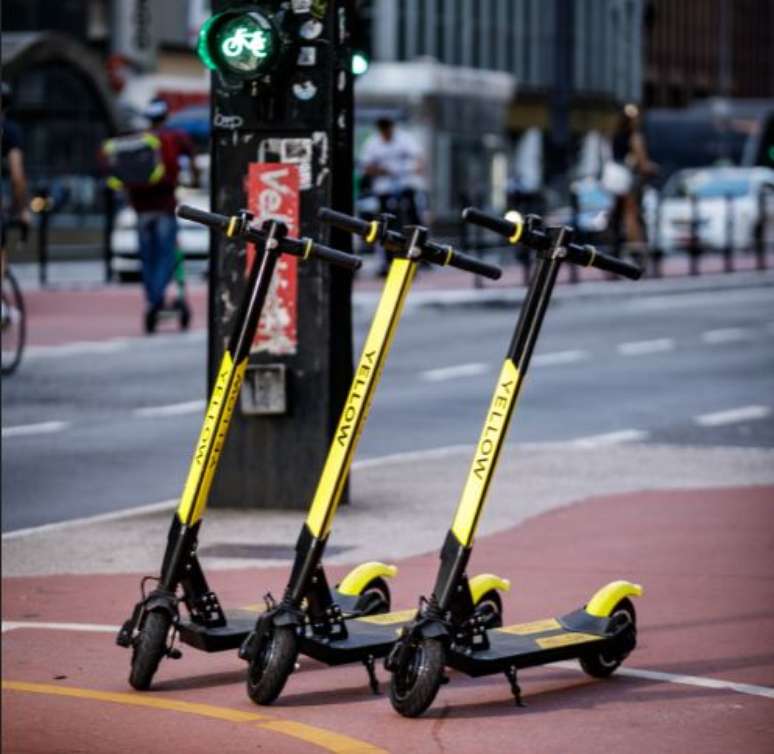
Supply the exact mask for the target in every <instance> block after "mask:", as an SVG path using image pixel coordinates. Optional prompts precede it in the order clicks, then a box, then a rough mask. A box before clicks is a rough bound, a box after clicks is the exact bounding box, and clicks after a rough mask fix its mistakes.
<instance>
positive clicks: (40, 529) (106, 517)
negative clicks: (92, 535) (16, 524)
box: [2, 499, 179, 542]
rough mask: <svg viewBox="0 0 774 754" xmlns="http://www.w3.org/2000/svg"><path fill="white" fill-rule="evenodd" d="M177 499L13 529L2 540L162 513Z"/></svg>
mask: <svg viewBox="0 0 774 754" xmlns="http://www.w3.org/2000/svg"><path fill="white" fill-rule="evenodd" d="M178 502H179V501H178V500H177V499H174V500H163V501H162V502H160V503H150V504H149V505H139V506H137V507H136V508H124V509H123V510H120V511H111V512H110V513H98V514H96V515H95V516H84V517H83V518H71V519H69V520H68V521H55V522H54V523H52V524H42V525H41V526H31V527H29V528H28V529H14V530H13V531H7V532H3V536H2V540H3V542H5V541H6V540H9V539H21V538H22V537H28V536H30V535H31V534H44V533H46V532H52V531H61V530H62V529H71V528H73V527H75V526H85V525H88V524H100V523H104V522H106V521H120V520H122V519H125V518H134V517H135V516H144V515H145V514H147V513H163V512H164V511H171V510H174V509H175V508H176V507H177V505H178Z"/></svg>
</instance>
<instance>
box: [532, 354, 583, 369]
mask: <svg viewBox="0 0 774 754" xmlns="http://www.w3.org/2000/svg"><path fill="white" fill-rule="evenodd" d="M588 358H589V352H588V351H555V352H554V353H539V354H536V355H535V356H533V357H532V362H531V364H532V366H536V367H552V366H562V365H564V364H577V363H578V362H579V361H584V360H586V359H588Z"/></svg>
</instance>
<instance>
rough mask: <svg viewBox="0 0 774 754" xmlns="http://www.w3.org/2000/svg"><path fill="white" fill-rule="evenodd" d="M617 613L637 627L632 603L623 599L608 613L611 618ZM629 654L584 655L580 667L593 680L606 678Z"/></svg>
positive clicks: (601, 653) (602, 653)
mask: <svg viewBox="0 0 774 754" xmlns="http://www.w3.org/2000/svg"><path fill="white" fill-rule="evenodd" d="M619 613H625V614H626V615H627V616H628V618H629V620H630V621H631V624H632V626H634V627H635V629H636V627H637V614H636V612H635V611H634V605H633V604H632V601H631V600H629V599H627V598H626V597H624V599H622V600H621V601H620V602H619V603H618V604H617V605H616V606H615V607H614V608H613V610H612V612H611V613H610V615H611V617H612V616H614V615H617V614H619ZM628 655H629V653H628V652H626V653H624V654H620V653H617V654H616V653H610V652H597V653H596V654H591V655H586V656H585V657H581V658H580V665H581V667H582V668H583V669H584V670H585V671H586V672H587V673H588V674H589V675H590V676H593V677H594V678H607V677H608V676H611V675H613V673H614V672H615V671H616V670H618V668H619V667H620V665H621V663H622V662H623V661H624V660H625V659H626V658H627V657H628Z"/></svg>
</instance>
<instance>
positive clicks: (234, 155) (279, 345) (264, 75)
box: [199, 0, 354, 509]
mask: <svg viewBox="0 0 774 754" xmlns="http://www.w3.org/2000/svg"><path fill="white" fill-rule="evenodd" d="M212 5H213V16H212V18H211V19H209V21H208V22H207V23H205V25H204V27H203V29H202V32H201V34H200V42H199V54H200V57H202V59H203V60H204V62H205V63H206V64H207V65H208V66H209V67H210V68H211V69H212V104H211V108H212V109H211V118H212V143H211V186H212V188H211V204H212V209H213V211H214V212H218V213H221V214H225V215H233V214H235V213H236V212H238V211H239V210H240V209H242V208H247V209H248V210H250V211H251V212H252V213H254V215H255V216H256V220H257V221H263V220H266V219H278V220H281V221H282V222H284V223H285V224H286V225H287V226H288V229H289V233H290V234H291V235H293V236H311V237H314V238H319V239H320V240H322V241H326V242H328V243H329V244H330V245H332V246H335V247H336V248H339V249H341V250H343V251H347V250H349V249H350V248H351V247H350V244H351V240H350V238H349V236H348V235H347V234H343V233H336V232H332V233H331V237H330V238H325V237H324V236H323V235H321V233H322V228H320V227H319V226H318V224H317V222H316V215H317V211H318V209H319V208H320V207H323V206H332V207H334V208H337V209H340V210H341V211H344V212H351V209H352V172H353V161H352V131H353V102H352V72H351V51H350V34H351V29H352V23H353V12H354V7H353V6H354V2H352V0H293V1H292V2H276V1H268V0H267V1H266V2H263V3H245V2H235V1H233V0H214V1H213V4H212ZM210 243H211V245H210V270H209V272H210V301H209V304H210V306H209V369H208V371H209V383H210V386H212V383H213V380H214V379H215V377H216V372H217V365H218V363H219V362H220V358H221V356H222V354H223V349H224V347H225V339H226V334H227V333H228V332H230V330H231V324H232V321H233V318H234V316H235V313H236V312H235V305H234V302H235V301H237V300H239V294H240V292H241V291H242V290H243V288H244V286H245V283H246V277H247V270H248V269H249V267H250V265H251V264H253V261H254V256H255V250H254V249H253V248H252V247H250V246H247V247H245V245H244V244H243V243H241V242H239V241H233V240H229V239H228V238H227V237H225V236H223V235H219V234H218V235H213V237H212V238H211V242H210ZM275 277H276V284H275V285H274V286H273V288H272V291H271V293H270V296H269V299H268V301H267V303H266V306H265V309H264V314H263V316H262V318H261V325H260V327H259V332H258V335H257V337H256V340H255V342H254V343H253V345H252V348H251V353H250V360H249V365H248V368H247V373H246V375H245V382H244V385H243V388H242V392H241V395H240V400H239V407H238V410H237V411H236V414H235V416H234V418H233V420H232V428H231V430H230V433H229V437H228V441H227V443H226V446H225V448H224V451H223V456H222V460H221V464H220V468H219V471H218V475H217V477H216V479H215V481H214V487H213V494H212V496H211V504H212V505H213V506H216V507H217V506H221V507H247V508H253V507H254V508H298V509H305V508H306V507H307V506H308V503H309V500H310V498H311V496H312V494H313V492H314V487H315V483H316V481H317V477H318V476H319V472H320V469H321V468H322V466H323V463H324V461H325V453H326V450H327V447H328V444H329V441H330V438H331V436H332V433H333V431H334V429H335V423H336V419H337V417H338V415H339V412H340V410H341V407H342V406H343V403H344V400H345V398H346V394H347V389H348V386H349V383H350V380H351V377H352V317H351V285H352V275H351V273H349V272H346V271H341V270H334V269H333V268H332V267H329V266H327V265H321V264H319V263H311V264H307V265H303V266H298V265H296V264H295V260H294V259H285V260H283V261H282V262H281V264H280V266H279V267H278V269H277V272H276V275H275Z"/></svg>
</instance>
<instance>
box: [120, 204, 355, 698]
mask: <svg viewBox="0 0 774 754" xmlns="http://www.w3.org/2000/svg"><path fill="white" fill-rule="evenodd" d="M177 213H178V215H179V216H180V217H183V218H186V219H188V220H193V221H194V222H198V223H202V224H204V225H208V226H210V227H212V228H216V229H218V230H220V231H222V232H225V234H226V235H227V236H228V237H229V238H235V239H236V238H238V239H244V240H245V241H250V242H252V243H254V244H256V245H257V248H259V249H261V250H262V253H261V254H259V255H258V256H257V258H256V261H255V263H254V264H253V266H252V269H251V271H250V275H249V279H248V282H247V287H246V289H245V293H244V296H243V298H242V301H241V305H240V307H239V310H238V313H237V315H236V319H235V320H234V329H233V331H232V333H231V338H230V340H229V342H228V345H227V347H226V350H225V352H224V354H223V358H222V360H221V364H220V369H219V371H218V376H217V378H216V380H215V385H214V387H213V390H212V395H211V396H210V401H209V405H208V406H207V412H206V414H205V417H204V425H203V427H202V430H201V433H200V435H199V440H198V442H197V443H196V447H195V449H194V455H193V459H192V461H191V466H190V468H189V471H188V477H187V479H186V483H185V487H184V489H183V495H182V497H181V499H180V505H179V506H178V509H177V512H176V513H175V515H174V517H173V519H172V525H171V527H170V529H169V534H168V537H167V546H166V551H165V552H164V559H163V561H162V565H161V573H160V575H159V577H158V578H156V577H146V578H145V579H143V580H142V583H141V587H140V591H141V597H142V598H141V600H140V601H139V602H138V603H137V604H136V605H135V607H134V610H133V611H132V615H131V617H130V618H129V619H128V620H127V621H126V622H125V623H124V624H123V626H122V627H121V630H120V631H119V633H118V636H117V637H116V642H117V644H118V645H119V646H122V647H127V648H131V649H132V664H131V673H130V675H129V683H130V684H131V685H132V686H133V687H134V688H136V689H138V690H144V689H147V688H149V687H150V684H151V681H152V680H153V676H154V674H155V673H156V670H157V668H158V665H159V662H160V661H161V659H162V658H163V657H170V658H172V659H178V658H179V657H180V656H181V653H180V650H179V649H178V648H177V647H176V646H174V641H175V637H176V636H179V638H180V641H181V642H183V643H184V644H189V645H190V646H193V647H195V648H197V649H201V650H204V651H205V652H219V651H223V650H227V649H236V648H237V647H239V645H240V644H241V643H242V641H243V640H244V638H245V636H247V634H248V633H249V632H250V629H251V628H252V626H253V624H254V622H255V615H254V614H252V613H247V612H243V613H240V612H230V613H229V614H227V613H225V612H224V611H223V609H222V608H221V606H220V602H219V600H218V597H217V595H216V594H215V593H214V592H213V591H212V590H211V589H210V587H209V585H208V584H207V579H206V578H205V575H204V571H203V570H202V567H201V564H200V563H199V560H198V558H197V555H196V549H197V545H198V537H199V529H200V527H201V523H202V517H203V516H204V511H205V509H206V507H207V500H208V496H209V492H210V487H211V486H212V480H213V477H214V475H215V471H216V469H217V466H218V460H219V458H220V454H221V450H222V449H223V445H224V443H225V440H226V434H227V432H228V428H229V423H230V421H231V417H232V415H233V412H234V407H235V406H236V402H237V398H238V396H239V391H240V388H241V386H242V381H243V378H244V374H245V370H246V368H247V362H248V358H249V355H250V345H251V343H252V342H253V340H254V338H255V332H256V330H257V328H258V321H259V319H260V316H261V310H262V309H263V305H264V302H265V301H266V295H267V293H268V290H269V285H270V283H271V279H272V275H273V273H274V269H275V267H276V264H277V260H278V259H279V258H280V256H281V255H282V254H291V255H293V256H296V257H301V258H302V259H304V260H306V259H313V258H316V259H321V260H324V261H326V262H330V263H332V264H335V265H338V266H340V267H344V268H346V269H349V270H355V269H357V268H358V267H360V265H361V264H362V263H361V261H360V260H359V259H358V258H356V257H354V256H353V255H351V254H345V253H344V252H341V251H337V250H335V249H329V248H328V247H326V246H322V245H321V244H317V243H315V242H313V241H312V240H311V239H293V238H288V237H287V228H286V227H285V226H284V225H283V224H282V223H279V222H275V221H268V222H266V223H264V225H263V227H262V228H261V229H257V228H255V227H253V226H252V225H251V224H250V221H251V219H252V216H251V215H250V213H249V212H246V211H243V212H241V213H239V215H235V216H232V217H226V216H225V215H218V214H214V213H212V212H203V211H201V210H198V209H195V208H193V207H187V206H185V205H183V206H181V207H179V208H178V212H177ZM149 580H151V581H156V582H157V584H156V587H155V588H154V589H153V590H152V591H150V592H149V593H148V594H146V593H145V584H146V582H147V581H149ZM181 603H182V604H183V605H184V606H185V607H186V609H187V611H188V614H189V617H188V619H187V620H184V619H183V618H182V617H181V615H180V610H179V606H180V604H181Z"/></svg>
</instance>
